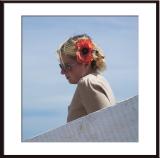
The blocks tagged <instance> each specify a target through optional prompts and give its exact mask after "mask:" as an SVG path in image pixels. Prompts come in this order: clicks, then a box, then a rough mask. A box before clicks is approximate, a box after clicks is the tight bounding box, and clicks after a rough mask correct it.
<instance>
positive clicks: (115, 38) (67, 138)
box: [21, 15, 139, 142]
mask: <svg viewBox="0 0 160 158" xmlns="http://www.w3.org/2000/svg"><path fill="white" fill-rule="evenodd" d="M21 28H22V29H21V39H22V42H21V56H22V63H21V64H22V85H21V88H22V105H21V109H22V110H21V111H22V113H21V119H22V121H21V123H22V125H21V135H22V138H21V141H22V142H138V95H139V93H138V16H94V15H93V16H22V17H21Z"/></svg>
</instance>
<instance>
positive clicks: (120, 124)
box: [26, 96, 138, 142]
mask: <svg viewBox="0 0 160 158" xmlns="http://www.w3.org/2000/svg"><path fill="white" fill-rule="evenodd" d="M26 141H28V142H137V141H138V96H135V97H132V98H130V99H128V100H125V101H123V102H120V103H118V104H116V105H114V106H112V107H109V108H105V109H101V110H99V111H96V112H94V113H91V114H89V115H87V116H85V117H82V118H79V119H77V120H74V121H72V122H70V123H67V124H66V125H64V126H61V127H59V128H57V129H53V130H49V131H48V132H46V133H44V134H41V135H39V136H36V137H34V138H32V139H29V140H26Z"/></svg>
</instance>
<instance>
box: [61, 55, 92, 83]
mask: <svg viewBox="0 0 160 158" xmlns="http://www.w3.org/2000/svg"><path fill="white" fill-rule="evenodd" d="M61 57H62V60H63V63H64V66H63V64H62V62H61V63H60V67H61V74H63V75H65V77H66V79H67V80H68V81H69V83H71V84H76V83H78V81H79V80H80V78H81V77H83V76H85V75H86V74H87V73H88V72H89V68H90V65H88V64H84V63H82V64H80V63H77V61H76V60H75V59H72V58H70V57H68V56H66V55H64V54H62V56H61Z"/></svg>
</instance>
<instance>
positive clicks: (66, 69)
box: [59, 63, 77, 71]
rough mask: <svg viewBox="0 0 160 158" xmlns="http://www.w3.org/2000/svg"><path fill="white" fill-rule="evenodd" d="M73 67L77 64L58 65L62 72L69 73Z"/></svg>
mask: <svg viewBox="0 0 160 158" xmlns="http://www.w3.org/2000/svg"><path fill="white" fill-rule="evenodd" d="M75 65H77V63H74V64H59V67H60V68H61V70H63V71H71V70H72V68H73V66H75Z"/></svg>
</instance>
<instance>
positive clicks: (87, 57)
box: [76, 39, 93, 64]
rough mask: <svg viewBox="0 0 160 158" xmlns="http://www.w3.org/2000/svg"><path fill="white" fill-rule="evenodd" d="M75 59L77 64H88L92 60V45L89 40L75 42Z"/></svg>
mask: <svg viewBox="0 0 160 158" xmlns="http://www.w3.org/2000/svg"><path fill="white" fill-rule="evenodd" d="M76 48H77V52H76V57H77V62H78V63H86V64H89V63H91V62H92V60H93V54H92V51H93V43H92V41H91V40H90V39H80V40H78V41H77V42H76Z"/></svg>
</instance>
